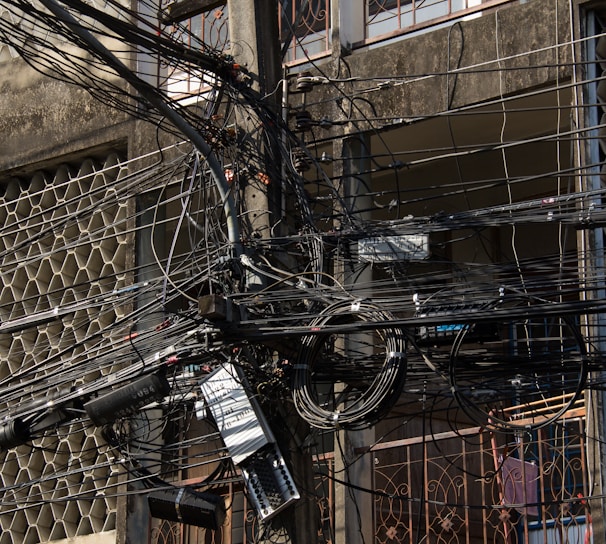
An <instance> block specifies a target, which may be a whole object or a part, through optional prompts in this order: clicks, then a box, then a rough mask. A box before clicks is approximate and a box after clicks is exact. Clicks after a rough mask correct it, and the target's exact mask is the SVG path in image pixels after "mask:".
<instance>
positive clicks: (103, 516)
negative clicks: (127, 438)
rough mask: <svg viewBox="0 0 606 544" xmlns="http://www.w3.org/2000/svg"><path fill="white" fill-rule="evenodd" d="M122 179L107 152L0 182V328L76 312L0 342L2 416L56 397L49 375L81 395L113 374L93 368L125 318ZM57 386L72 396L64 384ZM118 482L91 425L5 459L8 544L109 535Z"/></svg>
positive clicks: (1, 507)
mask: <svg viewBox="0 0 606 544" xmlns="http://www.w3.org/2000/svg"><path fill="white" fill-rule="evenodd" d="M125 173H126V167H125V166H123V165H121V164H120V162H119V157H118V156H117V155H115V154H111V155H108V156H106V157H104V158H102V159H101V160H98V159H97V160H93V159H86V160H81V161H78V163H76V164H73V163H70V164H62V165H59V166H56V167H53V168H49V169H46V170H44V171H42V170H41V171H38V172H36V173H34V174H33V175H30V176H27V177H20V178H11V179H8V180H4V182H2V183H1V194H0V229H1V230H0V280H1V281H0V321H1V322H2V323H6V322H7V321H13V320H18V319H19V318H22V317H24V316H28V315H35V314H37V313H40V312H44V311H48V310H52V309H53V308H65V307H69V306H70V305H75V307H76V308H77V309H75V310H74V311H72V312H70V313H67V314H65V315H63V316H61V318H60V319H55V320H50V321H49V322H48V323H43V324H38V325H36V326H28V327H24V328H23V329H22V330H17V331H13V332H11V333H10V334H9V333H4V334H0V386H2V387H3V389H2V390H3V391H6V392H7V394H6V395H4V394H3V398H0V403H2V408H3V409H4V408H5V407H9V410H10V409H18V406H16V404H17V399H19V397H21V399H22V400H21V401H20V402H21V403H23V402H24V401H23V398H25V399H27V398H28V396H29V397H30V398H32V402H36V401H35V400H34V399H38V400H39V399H40V398H42V399H45V400H46V399H52V395H53V394H54V393H56V392H58V391H59V390H60V389H61V384H57V386H56V391H55V390H54V389H55V387H53V376H65V377H67V376H69V377H71V378H72V379H74V380H75V381H74V382H73V383H75V385H76V387H77V386H78V385H80V384H83V383H85V382H88V381H90V380H94V379H97V378H99V377H100V376H102V375H107V374H109V373H111V372H113V371H115V368H111V367H110V366H105V367H104V368H99V369H95V367H94V363H93V364H91V361H94V356H95V353H96V351H95V350H101V347H100V346H101V344H102V343H101V341H100V338H101V337H103V336H107V335H108V334H115V333H114V332H108V331H111V329H108V327H109V326H110V325H111V324H112V323H115V322H116V321H119V318H120V317H121V316H122V315H124V313H125V312H126V311H127V310H126V309H125V308H123V307H120V306H115V305H114V304H111V303H108V302H104V300H105V298H104V295H105V296H107V294H108V293H112V292H115V290H117V289H121V288H123V287H124V286H125V285H128V281H129V278H128V275H127V273H126V271H127V270H128V269H129V263H128V259H129V257H128V255H129V252H128V251H127V248H128V244H129V242H128V236H127V235H126V234H124V233H126V232H127V230H128V229H127V225H126V223H127V221H128V217H129V213H128V206H129V204H128V198H126V197H125V196H124V195H121V196H119V194H120V189H119V182H120V179H121V178H122V177H123V176H124V175H125ZM99 300H101V302H98V301H99ZM79 301H85V302H86V301H90V302H91V304H90V305H87V304H83V305H78V304H77V303H78V302H79ZM95 301H97V302H95ZM72 368H73V370H71V369H72ZM58 381H63V382H64V384H63V386H64V387H65V383H67V380H65V379H64V378H59V379H58ZM2 384H4V385H2ZM6 384H9V385H10V386H13V385H14V389H15V391H14V393H11V387H8V386H6ZM20 384H21V387H19V385H20ZM37 384H38V385H37ZM42 387H45V388H46V391H43V390H42V389H41V388H42ZM117 481H118V474H117V472H116V469H115V466H114V465H113V463H112V454H111V451H110V450H109V448H107V446H106V445H105V443H104V440H103V439H102V438H101V436H100V435H99V432H98V430H97V429H96V428H95V427H94V426H92V425H90V422H87V421H85V419H84V418H83V419H82V420H81V421H79V420H78V419H77V418H76V419H75V420H74V422H73V423H71V424H70V425H69V426H63V427H61V428H60V429H59V430H52V431H49V432H47V434H46V436H45V437H44V438H43V439H35V440H34V441H33V444H32V443H30V442H28V443H27V444H25V445H22V446H18V447H17V448H14V449H10V450H8V451H5V452H2V453H0V483H1V486H2V489H1V493H2V499H1V501H0V544H17V543H19V544H33V543H37V542H45V541H48V540H59V539H64V538H70V537H75V536H81V535H88V534H93V533H100V532H104V531H111V530H113V529H114V528H115V524H116V520H115V516H116V493H117V487H116V484H117Z"/></svg>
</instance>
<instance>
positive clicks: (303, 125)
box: [295, 110, 313, 132]
mask: <svg viewBox="0 0 606 544" xmlns="http://www.w3.org/2000/svg"><path fill="white" fill-rule="evenodd" d="M295 120H296V123H295V128H296V129H297V130H298V131H300V132H307V131H309V130H311V127H312V126H313V121H312V118H311V113H309V112H308V111H307V110H301V111H298V112H297V113H295Z"/></svg>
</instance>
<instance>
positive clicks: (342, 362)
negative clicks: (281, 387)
mask: <svg viewBox="0 0 606 544" xmlns="http://www.w3.org/2000/svg"><path fill="white" fill-rule="evenodd" d="M392 320H393V316H392V315H391V314H390V313H388V312H385V311H382V310H380V309H379V307H378V306H376V305H375V304H371V303H368V302H353V303H352V302H339V303H336V304H333V305H331V306H329V307H327V308H326V309H325V310H324V311H323V312H322V313H321V314H320V315H319V316H318V317H317V318H316V319H314V320H313V321H312V322H311V323H310V329H311V330H313V331H314V332H316V333H315V334H312V335H309V336H306V337H305V338H303V341H302V344H301V349H300V351H299V355H298V360H297V362H296V365H295V370H294V377H293V388H292V389H293V390H292V394H293V400H294V404H295V406H296V408H297V410H298V412H299V414H300V415H301V417H302V418H303V419H305V420H306V421H307V422H308V423H309V424H310V425H311V426H313V427H316V428H321V429H335V428H343V429H361V428H365V427H369V426H370V425H372V424H373V423H375V422H376V421H377V420H378V419H379V418H380V417H381V416H383V415H384V414H385V413H386V412H387V411H388V410H389V409H390V408H391V407H392V406H393V405H394V403H395V402H396V401H397V399H398V397H399V395H400V392H401V390H402V387H403V385H404V380H405V377H406V353H405V351H406V341H405V335H404V332H403V331H402V330H401V329H399V328H397V327H389V326H386V324H388V323H389V322H390V321H392ZM356 322H366V323H377V328H376V329H374V328H373V329H372V331H368V332H354V333H351V334H348V335H339V337H338V338H337V337H336V336H335V334H334V332H331V331H333V327H332V326H334V325H343V324H348V323H356ZM323 327H329V328H330V329H331V331H329V332H325V333H322V328H323ZM363 328H364V329H368V327H366V326H364V327H363ZM366 337H368V339H367V340H365V338H366ZM368 340H370V341H369V342H368ZM339 342H340V345H339ZM367 342H368V343H367ZM352 343H354V344H357V347H352V345H351V344H352ZM373 345H374V346H375V348H374V349H373ZM381 345H382V346H383V348H384V352H383V353H377V349H376V346H381Z"/></svg>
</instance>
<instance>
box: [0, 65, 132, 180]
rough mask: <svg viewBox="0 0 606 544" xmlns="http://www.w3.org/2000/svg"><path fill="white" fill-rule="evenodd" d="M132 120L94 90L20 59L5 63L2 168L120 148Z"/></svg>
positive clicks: (0, 89)
mask: <svg viewBox="0 0 606 544" xmlns="http://www.w3.org/2000/svg"><path fill="white" fill-rule="evenodd" d="M129 123H130V120H129V119H128V118H127V117H126V115H125V114H123V113H120V112H117V111H116V110H114V109H112V108H110V107H108V106H105V105H103V104H102V103H101V102H100V101H98V100H96V99H94V98H93V97H92V96H91V95H90V94H89V93H88V91H86V90H84V89H80V88H78V87H75V86H73V85H68V84H66V83H63V82H60V81H57V80H54V79H51V78H48V77H43V76H41V75H40V74H38V73H37V72H35V71H34V70H33V69H31V68H30V67H28V66H26V65H25V64H24V63H23V62H22V61H21V60H19V59H14V60H11V61H8V62H4V63H2V64H0V171H7V170H12V171H13V172H14V171H17V172H18V170H19V169H20V168H22V167H25V166H27V165H33V164H43V163H44V162H46V161H49V160H53V159H56V158H58V157H62V156H66V155H69V154H73V153H77V152H81V151H82V150H85V149H89V150H90V149H91V148H97V147H104V148H108V147H115V146H116V145H117V142H119V141H124V140H125V139H126V137H127V134H128V124H129ZM121 145H122V146H123V145H124V144H123V143H122V144H121Z"/></svg>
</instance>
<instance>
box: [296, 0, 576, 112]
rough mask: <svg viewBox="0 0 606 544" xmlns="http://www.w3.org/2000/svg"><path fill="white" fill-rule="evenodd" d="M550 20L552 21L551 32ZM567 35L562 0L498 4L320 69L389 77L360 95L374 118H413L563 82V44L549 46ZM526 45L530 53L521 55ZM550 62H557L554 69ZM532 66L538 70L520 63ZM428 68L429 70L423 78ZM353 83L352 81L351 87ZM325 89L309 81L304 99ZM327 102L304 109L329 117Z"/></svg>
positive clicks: (566, 71) (567, 71)
mask: <svg viewBox="0 0 606 544" xmlns="http://www.w3.org/2000/svg"><path fill="white" fill-rule="evenodd" d="M554 22H557V23H558V31H557V35H556V32H555V31H554ZM569 41H570V19H569V7H568V3H567V2H566V1H564V0H557V2H554V1H553V0H533V1H532V2H528V3H523V4H506V5H504V6H502V7H500V8H497V9H494V10H492V11H487V12H483V14H482V16H481V17H478V18H475V19H470V20H462V21H459V22H456V23H454V24H452V25H450V26H446V27H442V28H439V29H436V30H433V31H428V32H425V33H422V34H420V35H410V36H407V37H404V38H400V39H399V40H398V41H392V42H386V43H385V44H379V45H375V46H373V47H372V48H369V47H365V48H361V49H356V50H354V51H353V53H352V54H351V55H349V56H347V57H344V58H343V59H332V60H331V61H330V62H325V63H324V64H323V65H322V70H323V71H324V73H325V74H326V75H328V76H330V77H339V78H346V77H349V76H350V75H351V76H355V77H360V78H363V77H377V78H385V77H387V76H394V79H393V80H392V81H393V84H392V86H391V87H385V88H383V89H382V90H377V91H372V92H370V93H369V94H367V95H365V98H366V99H367V100H369V101H371V102H372V105H373V107H374V111H375V112H376V114H377V116H379V117H381V116H388V117H389V116H393V115H394V113H395V112H397V115H401V116H402V117H417V116H422V115H427V114H433V113H435V112H439V111H444V110H446V109H448V107H449V106H450V107H451V108H458V107H461V106H463V105H467V104H477V103H480V102H485V101H488V100H491V99H495V98H498V97H499V96H500V95H501V94H503V95H511V94H514V93H516V92H518V91H520V90H523V89H529V88H538V87H542V86H546V85H551V84H554V83H555V82H556V81H560V82H565V81H566V80H567V79H569V78H570V76H571V73H572V70H571V68H570V62H571V58H572V57H571V48H570V46H569V45H562V46H561V47H557V48H555V49H554V48H553V46H554V45H556V44H565V43H567V42H569ZM528 51H535V52H533V53H531V54H527V52H528ZM558 64H559V65H560V68H556V67H555V65H558ZM537 65H540V66H541V68H540V69H533V70H529V69H528V68H529V67H531V66H535V67H536V66H537ZM562 66H564V67H562ZM457 67H460V68H463V69H464V68H466V67H467V68H469V71H468V72H465V70H462V71H459V73H458V74H457V75H455V73H454V72H455V71H456V69H457ZM473 67H475V69H473ZM499 68H500V69H501V70H499ZM503 68H506V70H505V71H503V70H502V69H503ZM472 70H473V72H472ZM295 71H296V70H295ZM499 73H500V75H499ZM428 74H434V75H433V76H432V77H427V75H428ZM446 74H448V75H446ZM373 86H376V82H374V83H373V82H369V83H368V87H373ZM360 87H361V84H359V83H358V84H356V88H357V89H359V88H360ZM341 88H342V90H343V93H344V94H345V95H347V93H348V89H350V88H351V85H350V84H348V83H343V84H341ZM333 93H334V91H333V90H332V88H331V86H325V87H316V89H314V91H313V92H312V93H311V94H310V98H311V99H312V100H311V101H312V102H315V101H316V100H322V99H328V98H329V95H331V94H333ZM333 96H334V94H333ZM331 104H332V103H331V102H330V101H329V102H327V103H326V105H324V106H323V108H314V109H312V110H311V111H313V114H314V118H315V119H320V118H322V117H323V116H325V115H326V116H331V115H332V114H333V112H332V111H331V109H330V108H331ZM359 106H360V108H361V109H362V110H365V111H366V113H368V114H370V108H369V107H368V106H364V104H363V102H362V101H360V102H359Z"/></svg>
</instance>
